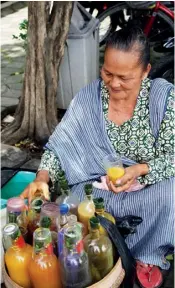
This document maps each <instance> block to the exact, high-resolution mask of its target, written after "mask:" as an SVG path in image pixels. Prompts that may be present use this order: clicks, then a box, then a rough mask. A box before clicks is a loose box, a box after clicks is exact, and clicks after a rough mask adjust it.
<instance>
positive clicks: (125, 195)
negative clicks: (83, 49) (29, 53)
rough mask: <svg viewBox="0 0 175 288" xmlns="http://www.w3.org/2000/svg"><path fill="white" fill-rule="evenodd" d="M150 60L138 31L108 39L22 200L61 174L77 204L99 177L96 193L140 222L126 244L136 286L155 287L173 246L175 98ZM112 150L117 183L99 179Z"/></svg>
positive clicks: (113, 209)
mask: <svg viewBox="0 0 175 288" xmlns="http://www.w3.org/2000/svg"><path fill="white" fill-rule="evenodd" d="M149 61H150V52H149V45H148V42H147V39H146V38H145V36H144V34H143V33H142V31H141V30H140V29H139V28H136V27H133V28H130V29H126V30H125V29H122V30H120V31H117V32H115V33H114V34H113V35H112V36H111V37H110V38H109V40H108V42H107V44H106V50H105V57H104V64H103V67H102V70H101V79H98V80H95V81H94V82H93V83H91V84H90V85H88V86H87V87H85V88H83V89H82V90H81V91H80V92H79V93H78V94H77V95H76V96H75V98H74V99H73V100H72V102H71V104H70V106H69V108H68V110H67V112H66V114H65V115H64V117H63V119H62V121H61V123H59V125H58V126H57V127H56V129H55V131H54V133H53V134H52V135H51V137H50V139H49V141H48V143H47V145H46V151H45V152H44V154H43V156H42V159H41V164H40V167H39V169H38V173H37V177H36V180H35V181H34V182H33V183H31V184H30V185H29V186H28V187H27V189H26V190H25V191H24V192H23V194H22V197H29V198H31V197H32V195H33V194H34V193H35V191H36V190H37V189H38V188H42V189H43V191H44V194H45V195H46V197H47V196H48V195H47V189H48V186H47V184H48V183H49V181H51V182H52V184H53V185H54V184H55V183H56V182H57V180H58V172H59V169H63V170H64V171H65V173H66V177H67V180H68V182H69V184H70V185H71V186H72V192H73V193H77V195H78V196H79V198H80V200H82V199H83V197H84V193H83V187H84V184H85V182H86V181H88V182H93V181H95V180H97V179H100V178H101V176H103V178H102V179H103V182H105V183H104V185H102V186H100V187H98V188H94V196H95V197H103V198H104V200H105V203H106V209H107V211H109V212H110V213H111V214H113V215H114V216H115V217H119V216H120V217H122V216H125V215H138V216H140V217H142V218H143V222H142V224H141V225H139V227H138V230H137V233H135V234H134V235H130V236H128V238H127V240H126V242H127V245H128V247H129V248H130V250H131V252H132V254H133V255H134V257H135V259H137V277H138V280H139V282H140V284H141V286H142V287H159V286H160V285H161V283H162V274H161V271H160V269H159V267H160V268H161V269H166V270H167V269H169V263H168V262H167V260H166V258H165V255H166V254H167V252H168V251H169V249H170V248H172V246H173V242H174V241H173V176H174V171H175V170H174V167H173V148H174V146H173V145H174V144H173V143H174V142H173V129H174V122H173V100H174V99H173V85H172V84H170V83H168V82H167V81H166V80H164V79H155V80H153V81H150V80H149V79H148V78H147V76H148V74H149V71H150V69H151V65H150V63H149ZM111 153H119V154H120V155H121V157H122V160H123V164H124V166H125V174H124V176H123V177H121V179H119V184H120V186H115V185H114V184H113V183H112V182H110V181H109V179H106V178H105V180H106V181H104V177H106V176H105V170H104V167H103V161H102V160H103V158H104V157H105V156H106V155H107V154H111ZM133 184H134V185H133ZM135 185H136V186H135ZM97 186H98V185H97ZM133 187H134V188H133ZM136 187H137V188H136ZM99 188H101V189H99ZM136 190H137V191H136ZM128 191H129V192H128ZM158 266H159V267H158Z"/></svg>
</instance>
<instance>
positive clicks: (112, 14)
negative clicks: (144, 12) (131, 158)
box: [97, 3, 128, 46]
mask: <svg viewBox="0 0 175 288" xmlns="http://www.w3.org/2000/svg"><path fill="white" fill-rule="evenodd" d="M127 7H128V6H127V4H125V3H119V4H116V5H114V6H112V7H110V8H108V9H107V10H105V11H104V12H103V13H101V14H99V15H98V16H97V18H98V19H99V21H100V26H99V43H100V46H102V45H104V44H105V42H106V39H107V37H108V36H109V35H110V34H111V33H113V32H114V31H115V30H116V28H117V26H118V25H119V24H120V22H121V18H122V16H123V10H124V9H126V8H127ZM117 18H118V19H117ZM115 20H116V21H115Z"/></svg>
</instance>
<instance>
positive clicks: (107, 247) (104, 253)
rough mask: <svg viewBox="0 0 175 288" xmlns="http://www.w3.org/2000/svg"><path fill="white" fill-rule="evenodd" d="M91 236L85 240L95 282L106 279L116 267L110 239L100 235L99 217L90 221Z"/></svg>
mask: <svg viewBox="0 0 175 288" xmlns="http://www.w3.org/2000/svg"><path fill="white" fill-rule="evenodd" d="M90 227H91V230H90V234H89V235H87V236H86V237H85V238H84V247H85V251H86V252H87V254H88V258H89V264H90V269H91V274H92V278H93V282H94V283H95V282H98V281H100V280H101V279H102V278H104V277H105V276H106V275H107V274H108V273H109V272H110V271H111V269H112V268H113V266H114V257H113V247H112V242H111V240H110V239H109V237H107V236H104V235H100V230H99V229H100V222H99V220H98V218H97V217H92V218H91V219H90Z"/></svg>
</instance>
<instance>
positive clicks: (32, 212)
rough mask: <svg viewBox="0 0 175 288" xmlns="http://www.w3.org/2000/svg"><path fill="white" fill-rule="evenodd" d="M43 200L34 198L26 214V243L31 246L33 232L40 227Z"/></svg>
mask: <svg viewBox="0 0 175 288" xmlns="http://www.w3.org/2000/svg"><path fill="white" fill-rule="evenodd" d="M43 204H44V200H43V199H42V198H40V197H36V198H34V199H33V200H32V201H31V204H30V207H29V212H28V227H27V228H28V243H30V244H31V245H32V244H33V232H34V231H35V230H36V229H37V228H38V227H39V226H40V213H41V207H42V205H43Z"/></svg>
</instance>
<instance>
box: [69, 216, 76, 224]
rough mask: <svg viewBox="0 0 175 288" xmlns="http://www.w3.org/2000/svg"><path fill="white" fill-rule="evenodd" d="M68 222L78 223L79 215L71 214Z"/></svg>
mask: <svg viewBox="0 0 175 288" xmlns="http://www.w3.org/2000/svg"><path fill="white" fill-rule="evenodd" d="M68 223H69V224H74V223H77V216H76V215H74V214H71V215H70V216H69V218H68Z"/></svg>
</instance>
